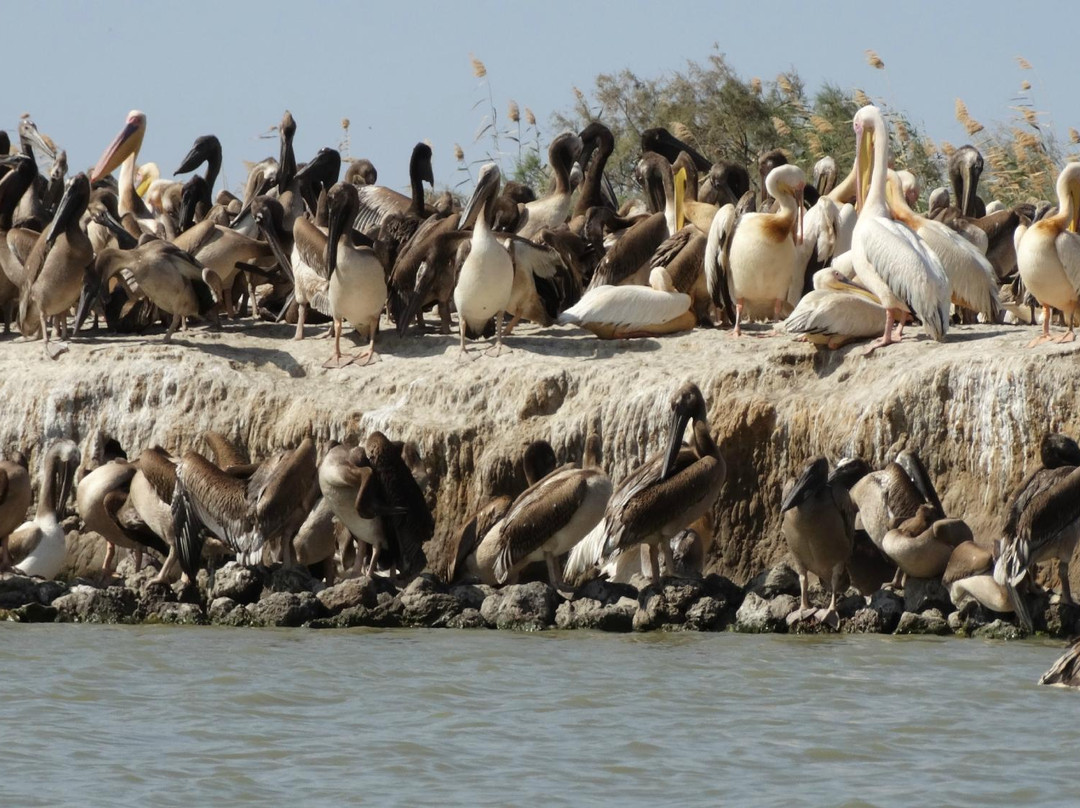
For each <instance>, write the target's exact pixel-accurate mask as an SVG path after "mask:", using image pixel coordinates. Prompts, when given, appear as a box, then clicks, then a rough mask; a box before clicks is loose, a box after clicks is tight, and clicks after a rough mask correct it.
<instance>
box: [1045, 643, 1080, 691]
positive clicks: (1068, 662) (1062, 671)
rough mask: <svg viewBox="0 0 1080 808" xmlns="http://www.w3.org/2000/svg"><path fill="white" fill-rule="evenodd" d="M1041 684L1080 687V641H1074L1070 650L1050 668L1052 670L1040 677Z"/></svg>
mask: <svg viewBox="0 0 1080 808" xmlns="http://www.w3.org/2000/svg"><path fill="white" fill-rule="evenodd" d="M1039 684H1040V685H1056V686H1058V687H1080V639H1078V640H1076V641H1074V642H1073V644H1072V645H1070V646H1069V648H1068V650H1067V651H1066V652H1065V653H1064V654H1062V655H1061V657H1059V658H1058V660H1057V661H1056V662H1055V663H1054V664H1053V665H1051V666H1050V670H1048V671H1047V672H1046V673H1044V674H1043V675H1042V676H1041V677H1039Z"/></svg>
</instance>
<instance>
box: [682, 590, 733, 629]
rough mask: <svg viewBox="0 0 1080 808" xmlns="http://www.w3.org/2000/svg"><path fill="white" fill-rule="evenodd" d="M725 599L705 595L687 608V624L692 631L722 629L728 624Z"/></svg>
mask: <svg viewBox="0 0 1080 808" xmlns="http://www.w3.org/2000/svg"><path fill="white" fill-rule="evenodd" d="M725 613H726V609H725V605H724V603H723V601H719V600H717V599H716V598H713V597H710V596H709V595H705V596H704V597H702V598H701V599H699V600H698V602H697V603H695V604H694V605H693V606H691V607H690V608H689V609H687V610H686V622H685V624H684V625H685V626H686V627H687V628H688V629H690V630H691V631H722V630H723V629H724V628H725V627H726V625H727V620H726V619H725Z"/></svg>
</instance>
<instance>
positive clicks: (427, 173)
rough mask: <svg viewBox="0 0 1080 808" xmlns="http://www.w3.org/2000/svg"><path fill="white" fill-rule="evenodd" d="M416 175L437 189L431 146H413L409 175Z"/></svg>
mask: <svg viewBox="0 0 1080 808" xmlns="http://www.w3.org/2000/svg"><path fill="white" fill-rule="evenodd" d="M414 173H415V175H416V176H418V177H419V178H420V179H421V180H423V181H424V182H426V183H427V184H428V185H430V186H431V187H432V188H434V187H435V172H434V171H433V170H432V168H431V146H429V145H428V144H426V143H417V144H416V145H415V146H413V150H412V157H410V158H409V174H410V175H412V174H414ZM372 182H374V180H373V181H372Z"/></svg>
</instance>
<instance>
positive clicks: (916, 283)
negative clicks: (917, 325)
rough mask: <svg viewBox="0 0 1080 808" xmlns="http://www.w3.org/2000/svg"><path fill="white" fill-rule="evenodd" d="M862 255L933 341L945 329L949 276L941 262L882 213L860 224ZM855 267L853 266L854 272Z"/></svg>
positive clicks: (940, 336)
mask: <svg viewBox="0 0 1080 808" xmlns="http://www.w3.org/2000/svg"><path fill="white" fill-rule="evenodd" d="M861 231H862V234H863V249H864V251H865V253H866V258H867V260H868V261H869V262H870V264H871V266H872V267H873V269H874V271H875V272H877V274H878V275H879V276H880V277H881V279H882V281H884V282H885V284H886V285H887V286H888V287H889V289H890V290H892V292H893V294H895V295H896V296H897V297H898V298H900V300H902V301H903V302H904V305H906V306H907V307H908V309H910V310H911V311H913V312H914V313H915V315H916V316H917V317H918V318H919V319H920V320H921V321H922V323H923V328H924V329H926V332H927V333H928V334H929V335H930V336H931V337H933V338H934V339H935V340H937V341H939V342H940V341H942V340H943V339H944V338H945V333H946V332H947V331H948V329H949V279H948V277H946V275H945V270H944V269H943V268H942V266H941V262H940V261H939V260H938V259H937V256H935V255H934V254H933V253H931V252H930V251H929V250H928V249H927V248H926V246H925V244H923V242H922V241H920V240H919V237H918V236H916V235H915V234H914V233H913V232H912V231H911V230H909V229H908V228H907V227H905V226H904V225H902V224H900V223H899V222H894V221H893V220H892V219H886V218H884V217H882V216H872V217H867V218H866V219H865V225H864V226H862V228H861ZM857 271H858V269H857V268H856V272H857Z"/></svg>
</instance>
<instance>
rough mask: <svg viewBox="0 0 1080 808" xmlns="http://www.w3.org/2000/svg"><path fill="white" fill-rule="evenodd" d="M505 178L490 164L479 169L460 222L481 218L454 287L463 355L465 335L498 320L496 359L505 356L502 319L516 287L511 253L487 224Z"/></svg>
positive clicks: (474, 227)
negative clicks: (474, 214)
mask: <svg viewBox="0 0 1080 808" xmlns="http://www.w3.org/2000/svg"><path fill="white" fill-rule="evenodd" d="M501 177H502V175H501V174H500V173H499V167H498V166H497V165H495V164H494V163H488V164H487V165H486V166H484V167H483V168H481V169H480V175H479V176H478V177H477V178H476V188H475V189H474V190H473V195H472V198H471V199H470V200H469V203H468V205H466V207H465V211H464V213H462V215H461V220H460V221H461V222H465V221H467V220H468V219H469V214H470V213H471V212H472V210H473V209H474V208H476V207H479V208H480V215H479V216H478V217H476V224H475V225H474V226H473V232H472V246H471V249H470V251H469V255H468V257H467V258H466V259H465V260H464V262H462V264H461V271H460V272H459V273H458V280H457V285H456V286H455V287H454V306H455V307H456V308H457V311H458V328H459V329H460V333H461V351H462V353H464V352H465V351H466V350H467V349H466V348H465V331H466V329H472V330H473V331H476V332H479V331H482V330H483V328H484V326H485V325H486V324H487V321H488V320H490V319H491V318H492V317H494V318H495V346H494V348H493V349H492V351H493V353H492V355H493V356H498V355H499V354H500V353H502V338H503V316H504V314H505V313H506V307H507V306H508V305H509V304H510V294H511V292H512V291H513V287H514V263H513V261H511V260H510V253H508V252H507V251H506V248H505V247H503V246H502V244H500V243H499V241H498V239H496V238H495V235H494V234H493V233H492V232H491V228H490V227H489V226H488V221H487V206H488V204H489V202H490V201H491V200H492V199H494V198H495V195H496V194H497V193H498V190H499V181H500V179H501Z"/></svg>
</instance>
